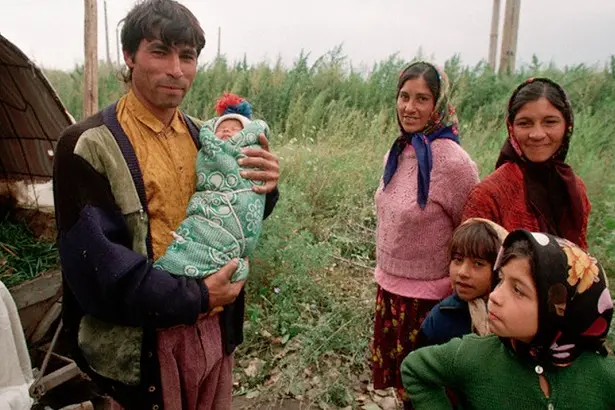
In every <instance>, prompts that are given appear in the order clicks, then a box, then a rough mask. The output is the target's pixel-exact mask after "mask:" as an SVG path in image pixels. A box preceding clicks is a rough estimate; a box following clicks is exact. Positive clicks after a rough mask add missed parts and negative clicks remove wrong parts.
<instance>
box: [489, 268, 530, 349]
mask: <svg viewBox="0 0 615 410" xmlns="http://www.w3.org/2000/svg"><path fill="white" fill-rule="evenodd" d="M499 277H500V282H499V283H498V285H497V287H496V288H495V290H494V291H493V292H491V294H490V295H489V303H488V304H487V308H488V310H489V328H490V329H491V331H492V332H493V333H495V334H496V335H498V336H500V337H508V338H512V339H517V340H519V341H521V342H524V343H530V342H531V341H532V339H534V337H535V336H536V333H538V295H537V292H536V285H535V284H534V279H533V278H532V273H531V269H530V261H529V258H513V259H511V260H510V261H508V263H506V265H504V266H502V267H501V269H500V273H499Z"/></svg>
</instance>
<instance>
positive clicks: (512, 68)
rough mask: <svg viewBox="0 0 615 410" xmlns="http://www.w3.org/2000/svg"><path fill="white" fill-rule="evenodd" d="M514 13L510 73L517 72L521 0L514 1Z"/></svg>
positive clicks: (511, 32) (511, 31)
mask: <svg viewBox="0 0 615 410" xmlns="http://www.w3.org/2000/svg"><path fill="white" fill-rule="evenodd" d="M513 4H514V7H513V11H512V13H513V14H512V27H511V30H510V59H509V63H508V66H509V67H510V68H509V69H510V71H511V72H513V71H515V66H516V63H517V38H518V37H519V14H520V11H521V0H515V1H514V3H513Z"/></svg>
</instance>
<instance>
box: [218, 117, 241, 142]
mask: <svg viewBox="0 0 615 410" xmlns="http://www.w3.org/2000/svg"><path fill="white" fill-rule="evenodd" d="M242 129H243V125H242V124H241V121H239V120H235V119H228V120H224V121H222V122H221V123H220V125H218V128H216V137H217V138H220V139H221V140H223V141H226V140H227V139H229V138H231V137H232V136H233V135H234V134H236V133H238V132H239V131H241V130H242Z"/></svg>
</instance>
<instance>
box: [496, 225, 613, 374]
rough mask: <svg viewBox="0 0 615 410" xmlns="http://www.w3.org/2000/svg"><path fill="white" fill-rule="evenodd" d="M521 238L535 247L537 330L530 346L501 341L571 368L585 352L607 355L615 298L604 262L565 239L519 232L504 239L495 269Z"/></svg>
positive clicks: (546, 361)
mask: <svg viewBox="0 0 615 410" xmlns="http://www.w3.org/2000/svg"><path fill="white" fill-rule="evenodd" d="M522 239H526V240H528V241H529V243H530V249H531V250H532V257H531V259H532V260H531V262H530V266H531V267H532V274H533V277H534V282H535V284H536V291H537V295H538V333H537V334H536V336H535V337H534V340H532V342H531V343H530V344H529V345H526V344H524V343H521V342H518V341H511V340H510V339H503V341H504V342H505V344H507V345H508V346H511V345H512V346H513V347H514V349H515V351H516V352H517V353H518V354H522V355H525V356H527V357H529V358H531V359H533V360H534V361H536V362H537V363H538V364H541V365H543V366H545V365H546V366H548V365H551V366H557V367H566V366H569V365H570V364H572V362H573V361H574V360H575V359H576V358H577V357H578V356H579V355H580V354H581V353H582V352H583V351H591V352H597V353H599V354H601V355H603V356H606V355H607V353H608V352H607V349H606V346H605V342H606V336H607V334H608V332H609V326H610V323H611V320H612V317H613V300H612V299H611V294H610V292H609V287H608V282H607V278H606V275H605V273H604V270H603V269H602V266H601V265H600V264H599V263H598V261H597V260H596V259H595V258H594V257H592V256H590V255H589V254H587V253H585V252H584V251H583V250H582V249H581V248H579V247H578V246H577V245H575V244H573V243H572V242H570V241H568V240H566V239H561V238H558V237H555V236H553V235H549V234H544V233H533V232H528V231H525V230H516V231H513V232H511V233H510V235H508V236H507V237H506V239H505V241H504V244H503V246H502V249H501V250H500V255H499V257H498V260H497V261H496V269H499V268H500V261H501V256H502V253H503V252H502V251H503V249H504V248H506V247H508V246H510V245H511V244H512V243H513V242H516V241H518V240H522Z"/></svg>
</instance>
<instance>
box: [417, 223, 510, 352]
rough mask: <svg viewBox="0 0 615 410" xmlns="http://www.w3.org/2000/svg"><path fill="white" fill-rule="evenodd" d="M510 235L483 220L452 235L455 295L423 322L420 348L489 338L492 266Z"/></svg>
mask: <svg viewBox="0 0 615 410" xmlns="http://www.w3.org/2000/svg"><path fill="white" fill-rule="evenodd" d="M507 234H508V232H506V230H505V229H504V228H502V227H501V226H499V225H497V224H495V223H493V222H491V221H489V220H486V219H481V218H472V219H469V220H467V221H466V222H464V223H463V224H461V225H460V226H459V227H458V228H457V229H455V231H454V232H453V237H452V239H451V243H450V245H449V252H448V256H449V267H448V271H449V275H450V279H451V284H452V287H453V291H454V292H453V294H452V295H451V296H449V297H447V298H446V299H444V300H443V301H442V302H440V303H438V304H437V305H436V306H435V307H434V308H433V309H432V310H431V312H430V313H429V315H428V316H427V317H426V318H425V320H424V321H423V324H422V325H421V332H420V339H421V341H420V343H419V344H420V345H421V346H425V345H432V344H442V343H446V342H448V341H449V340H450V339H452V338H454V337H461V336H463V335H465V334H468V333H472V332H475V333H477V334H479V335H487V334H489V333H490V332H489V324H488V323H487V305H486V301H487V298H488V296H489V292H491V290H492V286H493V285H494V284H495V282H496V281H495V279H496V278H495V277H494V270H493V265H494V264H495V258H496V256H497V254H498V250H499V249H500V247H501V246H502V241H503V240H504V238H505V237H506V235H507Z"/></svg>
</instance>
